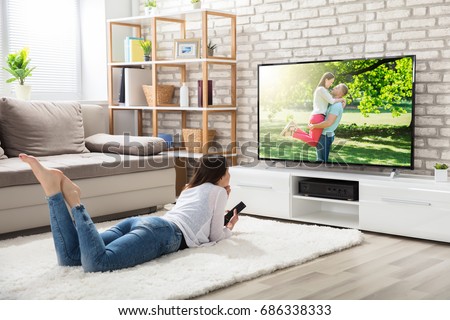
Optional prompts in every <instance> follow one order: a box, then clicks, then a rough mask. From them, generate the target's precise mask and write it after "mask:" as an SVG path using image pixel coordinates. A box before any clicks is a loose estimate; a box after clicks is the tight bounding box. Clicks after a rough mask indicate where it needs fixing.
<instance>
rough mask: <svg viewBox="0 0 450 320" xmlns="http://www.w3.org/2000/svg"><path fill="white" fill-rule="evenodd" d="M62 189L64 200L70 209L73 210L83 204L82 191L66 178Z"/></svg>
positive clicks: (62, 183) (63, 180)
mask: <svg viewBox="0 0 450 320" xmlns="http://www.w3.org/2000/svg"><path fill="white" fill-rule="evenodd" d="M61 189H62V193H63V195H64V199H65V200H66V201H67V204H68V205H69V207H71V208H73V207H76V206H78V205H80V204H81V199H80V197H81V190H80V187H78V186H77V185H76V184H75V183H73V182H72V181H71V180H70V179H69V178H67V177H66V176H64V177H63V179H62V181H61Z"/></svg>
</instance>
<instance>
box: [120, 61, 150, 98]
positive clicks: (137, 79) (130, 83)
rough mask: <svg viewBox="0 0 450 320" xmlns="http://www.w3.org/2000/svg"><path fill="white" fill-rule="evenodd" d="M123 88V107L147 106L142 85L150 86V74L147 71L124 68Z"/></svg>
mask: <svg viewBox="0 0 450 320" xmlns="http://www.w3.org/2000/svg"><path fill="white" fill-rule="evenodd" d="M124 70H125V71H124V75H125V77H124V87H125V90H124V91H125V101H124V105H125V106H127V107H131V106H147V105H148V104H147V99H146V98H145V94H144V91H143V89H142V85H144V84H145V85H151V84H152V72H151V70H149V69H137V68H124Z"/></svg>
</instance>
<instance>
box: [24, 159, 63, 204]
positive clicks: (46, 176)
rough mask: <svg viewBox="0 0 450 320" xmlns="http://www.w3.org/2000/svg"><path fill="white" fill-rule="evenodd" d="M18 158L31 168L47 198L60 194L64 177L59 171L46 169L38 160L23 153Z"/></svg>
mask: <svg viewBox="0 0 450 320" xmlns="http://www.w3.org/2000/svg"><path fill="white" fill-rule="evenodd" d="M19 158H20V160H22V161H23V162H25V163H28V165H29V166H30V167H31V170H32V171H33V173H34V175H35V176H36V178H37V179H38V181H39V183H40V184H41V186H42V188H43V189H44V192H45V195H46V196H47V197H49V196H52V195H54V194H57V193H58V192H61V181H62V178H63V176H64V175H63V173H62V172H61V171H60V170H57V169H48V168H46V167H44V166H43V165H42V164H41V163H40V162H39V160H38V159H36V158H35V157H33V156H28V155H26V154H24V153H21V154H19Z"/></svg>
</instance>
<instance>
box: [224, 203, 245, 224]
mask: <svg viewBox="0 0 450 320" xmlns="http://www.w3.org/2000/svg"><path fill="white" fill-rule="evenodd" d="M245 207H246V205H245V203H243V202H242V201H241V202H239V203H238V204H237V205H236V206H235V207H234V208H233V209H231V210H230V211H228V213H227V214H226V215H225V223H224V226H226V225H227V223H228V222H230V220H231V218H232V217H233V215H234V209H236V211H237V213H238V214H239V212H241V211H242V210H244V208H245Z"/></svg>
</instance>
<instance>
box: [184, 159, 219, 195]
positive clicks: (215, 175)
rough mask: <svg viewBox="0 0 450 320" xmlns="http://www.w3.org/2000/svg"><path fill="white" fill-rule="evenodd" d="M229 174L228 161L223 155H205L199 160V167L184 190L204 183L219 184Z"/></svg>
mask: <svg viewBox="0 0 450 320" xmlns="http://www.w3.org/2000/svg"><path fill="white" fill-rule="evenodd" d="M226 173H227V159H225V157H224V156H221V155H204V156H203V157H201V158H200V160H199V166H198V167H197V169H196V170H195V172H194V175H193V176H192V178H191V180H190V181H189V183H188V184H187V185H186V187H185V188H184V189H189V188H194V187H197V186H199V185H201V184H203V183H206V182H209V183H212V184H217V182H219V180H220V178H222V177H223V176H224V175H225V174H226Z"/></svg>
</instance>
